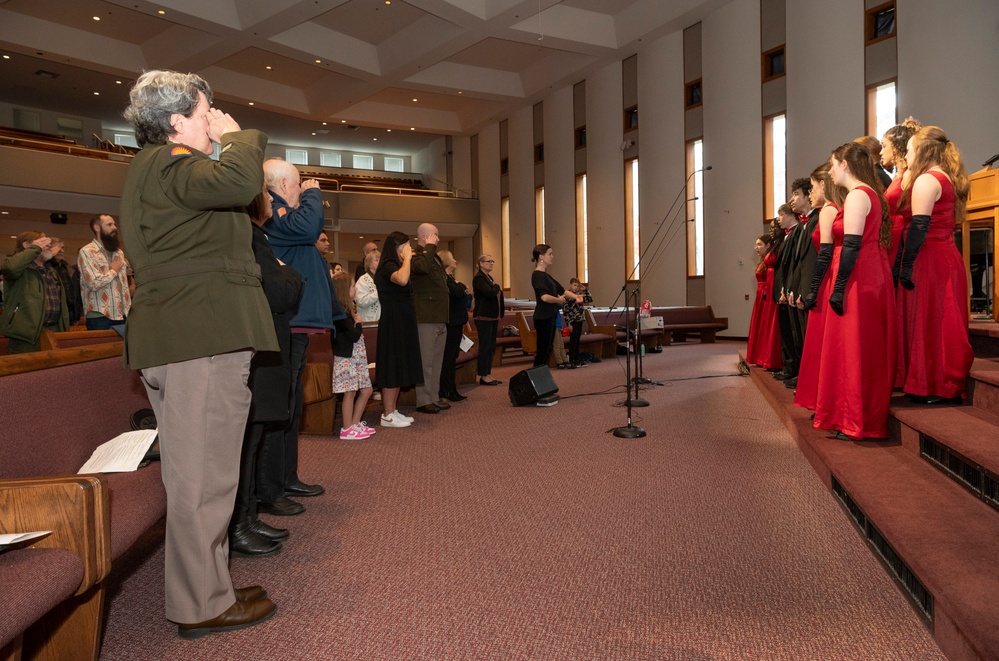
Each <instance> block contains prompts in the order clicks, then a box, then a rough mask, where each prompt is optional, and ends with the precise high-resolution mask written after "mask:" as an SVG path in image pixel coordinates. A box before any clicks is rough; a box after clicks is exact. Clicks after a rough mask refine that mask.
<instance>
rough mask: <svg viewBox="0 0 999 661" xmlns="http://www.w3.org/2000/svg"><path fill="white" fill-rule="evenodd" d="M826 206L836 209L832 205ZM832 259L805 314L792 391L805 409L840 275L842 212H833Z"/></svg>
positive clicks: (811, 402)
mask: <svg viewBox="0 0 999 661" xmlns="http://www.w3.org/2000/svg"><path fill="white" fill-rule="evenodd" d="M826 206H831V207H833V208H836V205H835V204H832V203H831V202H830V203H827V205H826ZM819 231H820V230H819V228H818V227H816V228H815V231H814V232H813V233H812V243H814V244H815V249H816V250H818V249H819V241H820V236H819ZM832 232H833V242H834V245H833V256H832V261H830V262H829V269H828V270H827V271H826V275H825V277H824V278H823V279H822V284H821V285H819V291H818V296H817V297H816V299H815V301H816V304H815V307H814V308H812V310H811V311H810V312H809V313H808V328H807V330H805V346H804V349H802V352H801V367H799V368H798V385H797V386H796V387H795V389H794V403H795V404H796V405H797V406H803V407H804V408H806V409H813V410H814V409H815V397H816V393H817V391H818V385H819V359H820V358H821V350H822V334H823V332H824V330H825V327H826V314H835V313H834V312H829V297H830V296H831V295H832V290H833V284H834V283H835V282H836V274H837V273H838V272H839V253H840V251H841V250H842V248H843V211H842V210H841V209H836V218H835V219H834V220H833V224H832ZM802 286H803V287H805V286H807V287H809V288H810V287H811V283H803V284H802Z"/></svg>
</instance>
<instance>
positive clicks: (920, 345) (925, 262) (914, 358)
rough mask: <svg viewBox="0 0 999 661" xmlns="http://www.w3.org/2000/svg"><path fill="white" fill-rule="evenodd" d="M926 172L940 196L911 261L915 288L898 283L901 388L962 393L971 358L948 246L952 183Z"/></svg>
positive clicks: (963, 291) (963, 300)
mask: <svg viewBox="0 0 999 661" xmlns="http://www.w3.org/2000/svg"><path fill="white" fill-rule="evenodd" d="M929 174H930V175H932V176H934V177H936V179H937V181H939V182H940V188H941V191H940V199H939V200H937V201H936V204H934V205H933V213H932V215H931V216H930V231H929V233H928V234H927V235H926V241H925V242H924V243H923V246H922V247H921V248H920V249H919V254H917V255H916V261H915V262H914V263H913V265H912V282H913V283H914V284H915V285H916V288H915V289H913V290H912V291H909V290H907V289H905V288H903V287H900V291H901V294H902V299H903V302H904V305H905V326H904V327H903V328H902V330H901V332H902V334H903V336H904V343H905V346H906V353H905V365H904V374H905V380H904V383H903V385H902V389H903V390H904V391H905V392H907V393H909V394H910V395H917V396H920V397H946V398H951V397H958V396H962V397H963V396H964V395H965V394H966V386H967V380H968V371H969V370H970V369H971V363H972V361H973V360H974V359H975V354H974V351H972V349H971V343H970V342H969V341H968V312H967V306H968V276H967V274H966V273H965V271H964V260H963V258H962V257H961V253H960V251H958V249H957V245H955V244H954V185H953V184H952V183H951V182H950V179H948V178H947V175H945V174H943V173H942V172H937V171H935V170H930V171H929ZM913 183H915V182H913Z"/></svg>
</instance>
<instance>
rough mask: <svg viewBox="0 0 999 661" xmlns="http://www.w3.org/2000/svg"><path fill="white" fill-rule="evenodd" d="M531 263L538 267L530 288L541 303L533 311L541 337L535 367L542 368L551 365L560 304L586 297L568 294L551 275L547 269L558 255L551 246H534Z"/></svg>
mask: <svg viewBox="0 0 999 661" xmlns="http://www.w3.org/2000/svg"><path fill="white" fill-rule="evenodd" d="M531 261H532V262H535V263H536V264H537V265H536V266H535V267H534V273H533V274H532V275H531V285H533V287H534V294H535V296H537V298H538V304H537V306H536V307H535V308H534V330H535V331H537V337H538V350H537V352H536V353H535V354H534V366H535V367H539V366H541V365H547V364H548V358H549V356H551V353H552V342H554V341H555V317H556V315H557V314H558V306H559V304H560V303H564V302H566V301H568V300H573V301H576V302H577V303H582V302H583V297H582V296H579V295H578V294H574V293H572V292H571V291H566V289H565V287H563V286H562V285H560V284H559V283H558V280H556V279H555V278H553V277H551V276H550V275H548V267H549V266H551V265H552V264H553V263H554V262H555V253H554V252H552V247H551V246H550V245H548V244H547V243H539V244H538V245H536V246H534V253H533V256H532V257H531Z"/></svg>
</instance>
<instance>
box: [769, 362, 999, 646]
mask: <svg viewBox="0 0 999 661" xmlns="http://www.w3.org/2000/svg"><path fill="white" fill-rule="evenodd" d="M751 376H752V377H753V381H754V382H755V383H756V384H757V386H758V387H759V388H760V390H761V392H763V394H764V396H765V397H766V399H767V400H768V401H769V402H770V403H771V405H772V406H773V407H774V409H775V410H776V411H777V412H778V415H779V416H780V417H781V419H782V420H784V422H785V425H786V426H787V428H788V430H789V431H790V432H791V434H792V436H794V438H795V439H796V441H797V442H798V445H799V447H800V448H801V449H802V452H803V453H804V454H805V456H806V457H807V458H808V459H809V461H810V462H811V463H812V465H813V466H814V467H815V469H816V471H817V472H818V473H819V475H820V476H822V477H823V479H824V480H825V481H826V483H827V485H829V486H830V487H831V488H832V489H833V491H834V492H835V493H836V495H837V497H838V498H839V499H840V501H841V502H842V503H843V504H844V506H845V508H846V510H847V512H848V513H849V514H848V515H849V516H851V517H852V518H853V520H854V521H855V523H857V524H858V526H859V527H860V529H861V534H862V536H864V537H865V538H866V539H867V540H868V542H869V544H871V546H872V549H874V550H875V552H876V555H880V556H881V557H882V559H883V560H885V564H886V566H889V567H892V568H893V569H892V570H890V571H891V573H893V574H895V576H896V578H897V579H898V581H899V583H900V585H901V586H903V591H905V592H906V593H907V594H909V595H910V597H911V598H912V599H913V602H914V603H916V602H919V603H921V604H922V606H923V607H925V608H926V609H927V610H928V613H927V614H926V617H927V618H932V622H931V630H932V631H933V634H934V638H935V639H936V641H937V643H938V644H939V645H940V648H941V649H942V650H943V652H944V653H945V654H946V655H947V656H948V658H950V659H975V658H997V657H999V628H997V627H996V626H995V623H996V622H999V601H997V600H996V599H995V595H996V594H999V563H996V562H995V540H997V539H999V516H997V513H996V512H995V511H994V510H993V509H992V508H990V507H989V506H988V505H986V504H985V503H984V502H982V500H980V499H979V498H977V497H976V496H974V495H973V494H972V493H970V492H969V491H968V490H966V489H965V488H963V487H962V486H959V485H958V484H957V483H956V482H954V481H953V480H951V479H949V478H948V477H947V476H945V475H943V474H942V473H941V472H940V471H938V470H937V469H936V468H934V467H933V466H931V465H930V464H929V462H927V461H925V460H923V459H921V458H920V457H918V456H917V455H916V454H915V453H913V452H912V451H911V450H910V449H908V448H906V447H903V444H902V443H899V442H882V443H878V442H843V441H837V440H835V439H832V438H830V437H829V432H826V431H822V430H817V429H813V428H812V426H811V421H810V420H809V417H808V412H807V411H804V410H803V409H800V408H798V407H795V406H794V403H793V395H792V393H791V391H789V390H787V389H786V388H784V387H783V386H782V384H780V383H779V382H777V381H774V380H773V379H771V378H770V376H769V375H768V374H767V373H766V372H764V371H762V370H759V369H756V368H754V369H753V370H752V372H751ZM924 411H926V412H925V413H924ZM972 411H974V409H973V408H972V407H967V406H965V407H953V408H951V409H949V410H948V409H944V408H932V409H928V410H927V409H926V408H925V407H922V408H920V409H919V410H917V409H916V408H915V407H913V408H912V409H911V410H910V411H906V412H905V413H903V417H905V416H906V415H907V414H908V413H910V412H911V414H912V415H913V416H917V417H919V418H920V424H922V423H925V419H924V418H925V417H926V416H928V415H929V416H932V415H934V414H935V415H941V416H942V415H950V416H956V415H963V416H965V417H966V418H967V419H962V421H961V424H962V425H966V426H967V425H972V424H974V425H976V426H977V424H978V423H981V424H982V425H988V424H990V420H987V419H982V418H978V417H976V416H978V415H979V414H980V413H981V412H979V411H974V413H975V415H974V416H973V415H971V412H972ZM985 415H988V414H985ZM971 419H974V420H976V421H977V422H976V423H972V422H970V420H971ZM900 422H901V421H900ZM941 424H943V423H941ZM990 428H991V427H990ZM933 429H934V430H936V429H937V427H933ZM993 429H994V428H993ZM969 451H970V450H969ZM885 542H886V543H885ZM878 549H880V550H878ZM913 579H914V580H913ZM906 584H907V588H906V587H904V586H905V585H906ZM921 588H924V589H925V593H923V592H922V590H921ZM926 593H928V595H929V598H928V599H927V598H926ZM917 610H921V608H920V607H919V606H917Z"/></svg>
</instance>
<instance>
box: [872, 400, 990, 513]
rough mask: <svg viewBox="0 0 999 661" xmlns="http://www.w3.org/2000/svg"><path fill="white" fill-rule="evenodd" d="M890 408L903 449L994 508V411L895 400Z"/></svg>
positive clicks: (972, 407)
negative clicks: (896, 401)
mask: <svg viewBox="0 0 999 661" xmlns="http://www.w3.org/2000/svg"><path fill="white" fill-rule="evenodd" d="M891 414H892V416H893V417H894V418H895V419H896V420H898V421H899V423H900V424H901V436H902V444H903V446H904V447H905V448H906V449H908V450H909V451H910V452H912V453H913V454H914V455H916V456H920V457H922V458H923V459H924V460H926V461H928V462H929V463H930V465H932V466H934V467H936V468H937V469H939V470H941V471H943V473H944V474H946V475H947V476H948V477H950V478H951V479H954V480H956V481H957V482H958V484H961V485H962V486H964V487H965V488H967V489H969V490H970V491H971V492H972V493H974V494H975V495H977V496H978V497H979V498H981V499H982V500H984V501H985V502H986V503H989V504H990V505H991V506H992V507H994V508H995V509H997V510H999V415H994V414H992V413H989V412H987V411H983V410H982V409H979V408H977V407H974V406H947V407H927V406H918V407H917V406H908V407H907V406H895V407H892V411H891ZM997 516H999V512H997Z"/></svg>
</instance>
